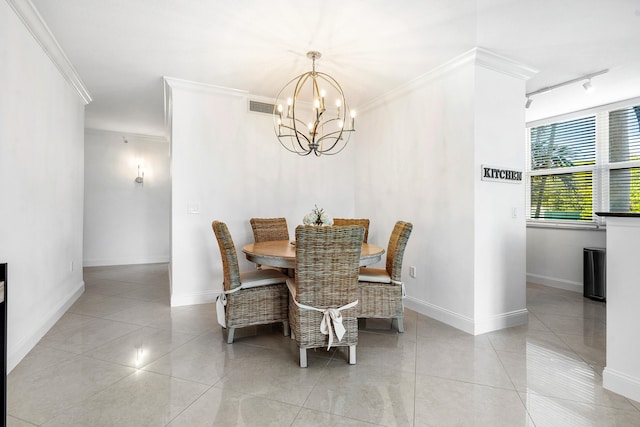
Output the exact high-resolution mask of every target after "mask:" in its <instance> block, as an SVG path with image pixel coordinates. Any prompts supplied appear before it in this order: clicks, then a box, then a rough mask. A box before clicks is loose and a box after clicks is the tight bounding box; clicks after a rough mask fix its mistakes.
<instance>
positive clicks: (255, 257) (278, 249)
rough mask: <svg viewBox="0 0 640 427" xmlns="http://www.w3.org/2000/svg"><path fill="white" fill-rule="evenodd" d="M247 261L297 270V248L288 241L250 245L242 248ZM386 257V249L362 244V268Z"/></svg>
mask: <svg viewBox="0 0 640 427" xmlns="http://www.w3.org/2000/svg"><path fill="white" fill-rule="evenodd" d="M242 252H244V254H245V255H246V257H247V259H248V260H249V261H251V262H255V263H256V264H261V265H268V266H270V267H280V268H296V246H295V244H294V243H293V242H290V241H288V240H273V241H270V242H258V243H249V244H248V245H246V246H244V247H243V248H242ZM382 255H384V249H383V248H381V247H380V246H376V245H372V244H371V243H363V244H362V252H360V266H365V265H371V264H375V263H377V262H379V261H380V260H381V259H382Z"/></svg>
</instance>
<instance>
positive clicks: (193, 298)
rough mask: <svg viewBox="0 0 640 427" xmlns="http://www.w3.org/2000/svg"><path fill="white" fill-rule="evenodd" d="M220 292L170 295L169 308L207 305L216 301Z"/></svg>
mask: <svg viewBox="0 0 640 427" xmlns="http://www.w3.org/2000/svg"><path fill="white" fill-rule="evenodd" d="M218 295H220V292H215V291H206V292H198V293H195V294H182V295H175V294H174V295H171V307H180V306H183V305H196V304H209V303H212V302H215V301H216V298H217V297H218Z"/></svg>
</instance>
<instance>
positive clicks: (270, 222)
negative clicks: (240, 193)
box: [249, 218, 289, 243]
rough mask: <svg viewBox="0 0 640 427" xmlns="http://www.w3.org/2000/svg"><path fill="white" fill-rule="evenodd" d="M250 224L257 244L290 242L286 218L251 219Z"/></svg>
mask: <svg viewBox="0 0 640 427" xmlns="http://www.w3.org/2000/svg"><path fill="white" fill-rule="evenodd" d="M249 222H250V223H251V229H252V230H253V239H254V241H255V242H256V243H258V242H270V241H273V240H289V228H288V227H287V220H286V219H285V218H251V219H250V220H249Z"/></svg>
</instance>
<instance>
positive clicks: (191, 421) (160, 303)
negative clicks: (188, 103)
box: [7, 264, 640, 427]
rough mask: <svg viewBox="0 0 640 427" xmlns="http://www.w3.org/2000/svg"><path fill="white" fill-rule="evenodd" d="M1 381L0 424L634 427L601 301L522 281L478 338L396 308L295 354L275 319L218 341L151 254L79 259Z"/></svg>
mask: <svg viewBox="0 0 640 427" xmlns="http://www.w3.org/2000/svg"><path fill="white" fill-rule="evenodd" d="M84 279H85V285H86V286H85V292H84V294H83V295H82V296H81V297H80V298H79V299H78V301H76V302H75V303H74V304H73V305H72V306H71V307H70V309H69V310H68V311H67V313H66V314H65V315H64V316H63V317H62V318H61V319H60V320H59V321H58V322H57V323H56V324H55V325H54V326H53V327H52V328H51V330H49V332H48V333H47V334H46V335H45V336H44V337H43V338H42V340H41V341H40V342H39V343H38V344H37V345H36V346H35V348H34V349H33V350H32V351H31V352H30V353H29V354H28V355H27V356H26V357H25V358H24V359H23V360H22V362H21V363H20V364H19V365H18V366H17V367H16V368H15V369H14V370H13V371H12V372H11V373H10V375H9V378H8V386H7V388H8V390H7V392H8V399H7V410H8V417H7V425H9V426H34V425H43V426H145V425H150V426H164V425H170V426H235V425H237V426H296V427H298V426H316V425H317V426H325V425H326V426H381V425H383V426H535V427H546V426H554V427H555V426H625V427H626V426H639V427H640V403H639V402H633V401H630V400H628V399H626V398H624V397H622V396H620V395H617V394H615V393H611V392H609V391H607V390H605V389H604V388H603V387H602V369H603V367H604V366H605V365H606V352H605V344H606V305H605V304H603V303H600V302H595V301H591V300H588V299H585V298H583V297H582V295H580V294H577V293H574V292H568V291H563V290H558V289H553V288H548V287H545V286H540V285H534V284H529V285H528V287H527V308H528V310H529V323H528V324H527V325H523V326H518V327H513V328H509V329H505V330H501V331H495V332H491V333H487V334H484V335H479V336H471V335H469V334H466V333H464V332H461V331H459V330H457V329H455V328H452V327H450V326H447V325H445V324H443V323H440V322H437V321H435V320H433V319H431V318H428V317H425V316H422V315H420V314H417V313H415V312H413V311H411V310H406V312H405V321H404V324H405V331H406V332H405V333H403V334H399V333H398V332H397V329H396V327H395V325H393V326H392V325H391V322H390V321H388V320H384V319H382V320H380V319H368V320H367V321H366V322H361V324H360V327H361V329H360V334H359V343H358V346H357V364H356V365H355V366H350V365H348V364H347V361H346V360H347V353H346V351H345V350H344V349H342V348H339V349H332V350H331V351H326V350H325V349H316V350H309V351H308V359H309V367H308V368H307V369H300V368H299V367H298V349H297V348H296V345H295V341H292V340H291V339H290V338H289V337H285V336H284V335H283V333H282V327H281V326H280V325H273V326H272V325H266V326H260V327H251V328H244V329H240V330H238V331H237V332H236V340H235V343H234V344H232V345H228V344H226V341H225V338H226V336H225V334H224V332H223V331H222V330H221V328H220V327H219V326H218V324H217V322H216V315H215V306H214V304H205V305H197V306H189V307H175V308H172V307H170V306H169V280H168V270H167V265H166V264H151V265H132V266H118V267H92V268H86V269H85V271H84Z"/></svg>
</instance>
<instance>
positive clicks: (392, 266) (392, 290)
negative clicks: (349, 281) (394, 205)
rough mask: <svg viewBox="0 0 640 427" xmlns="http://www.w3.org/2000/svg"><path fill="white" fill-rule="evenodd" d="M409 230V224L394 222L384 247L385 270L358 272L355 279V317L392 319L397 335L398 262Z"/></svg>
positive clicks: (400, 295) (401, 314) (400, 312)
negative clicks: (387, 242) (356, 300)
mask: <svg viewBox="0 0 640 427" xmlns="http://www.w3.org/2000/svg"><path fill="white" fill-rule="evenodd" d="M412 229H413V225H412V224H411V223H410V222H404V221H398V222H396V224H395V226H394V227H393V231H392V232H391V237H390V238H389V246H388V247H387V260H386V268H385V269H381V268H370V267H367V268H360V275H359V277H358V301H359V302H360V303H359V304H358V317H359V318H391V319H396V320H397V322H398V332H404V322H403V321H404V304H403V302H402V298H403V297H404V284H403V283H402V258H403V257H404V250H405V248H406V246H407V241H408V240H409V236H410V235H411V230H412Z"/></svg>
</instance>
